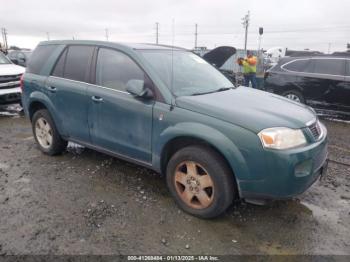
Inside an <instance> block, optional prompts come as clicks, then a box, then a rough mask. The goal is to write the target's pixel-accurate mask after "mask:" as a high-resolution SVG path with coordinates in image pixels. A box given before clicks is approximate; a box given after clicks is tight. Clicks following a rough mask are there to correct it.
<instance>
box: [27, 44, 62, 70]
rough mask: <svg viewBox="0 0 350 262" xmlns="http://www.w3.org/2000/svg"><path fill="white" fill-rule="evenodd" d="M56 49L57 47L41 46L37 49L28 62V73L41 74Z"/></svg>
mask: <svg viewBox="0 0 350 262" xmlns="http://www.w3.org/2000/svg"><path fill="white" fill-rule="evenodd" d="M56 47H57V45H40V46H38V47H37V48H35V50H34V52H33V54H32V56H31V57H30V60H29V62H28V66H27V69H26V71H27V73H32V74H40V71H41V69H42V68H43V67H44V65H45V63H46V61H47V60H48V58H49V57H50V55H51V54H52V52H53V50H55V48H56Z"/></svg>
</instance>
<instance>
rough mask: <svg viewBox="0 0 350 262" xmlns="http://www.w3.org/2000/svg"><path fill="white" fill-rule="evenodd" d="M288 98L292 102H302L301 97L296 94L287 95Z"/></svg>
mask: <svg viewBox="0 0 350 262" xmlns="http://www.w3.org/2000/svg"><path fill="white" fill-rule="evenodd" d="M286 97H287V98H288V99H290V100H293V101H296V102H299V103H300V102H301V101H300V98H299V96H297V95H295V94H292V93H289V94H286Z"/></svg>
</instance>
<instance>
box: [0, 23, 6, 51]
mask: <svg viewBox="0 0 350 262" xmlns="http://www.w3.org/2000/svg"><path fill="white" fill-rule="evenodd" d="M1 33H2V40H3V43H4V50H5V52H7V49H8V44H7V30H6V28H1Z"/></svg>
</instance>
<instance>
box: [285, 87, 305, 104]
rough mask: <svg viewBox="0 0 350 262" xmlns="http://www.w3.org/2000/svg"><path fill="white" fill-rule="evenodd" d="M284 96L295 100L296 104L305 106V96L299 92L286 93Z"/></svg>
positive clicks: (290, 91)
mask: <svg viewBox="0 0 350 262" xmlns="http://www.w3.org/2000/svg"><path fill="white" fill-rule="evenodd" d="M282 96H284V97H286V98H288V99H290V100H293V101H295V102H299V103H303V104H305V99H304V97H303V95H302V94H301V93H300V92H299V91H297V90H289V91H286V92H284V93H283V94H282Z"/></svg>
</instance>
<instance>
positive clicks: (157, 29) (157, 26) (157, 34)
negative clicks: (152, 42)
mask: <svg viewBox="0 0 350 262" xmlns="http://www.w3.org/2000/svg"><path fill="white" fill-rule="evenodd" d="M158 38H159V23H158V22H157V23H156V44H157V45H158Z"/></svg>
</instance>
